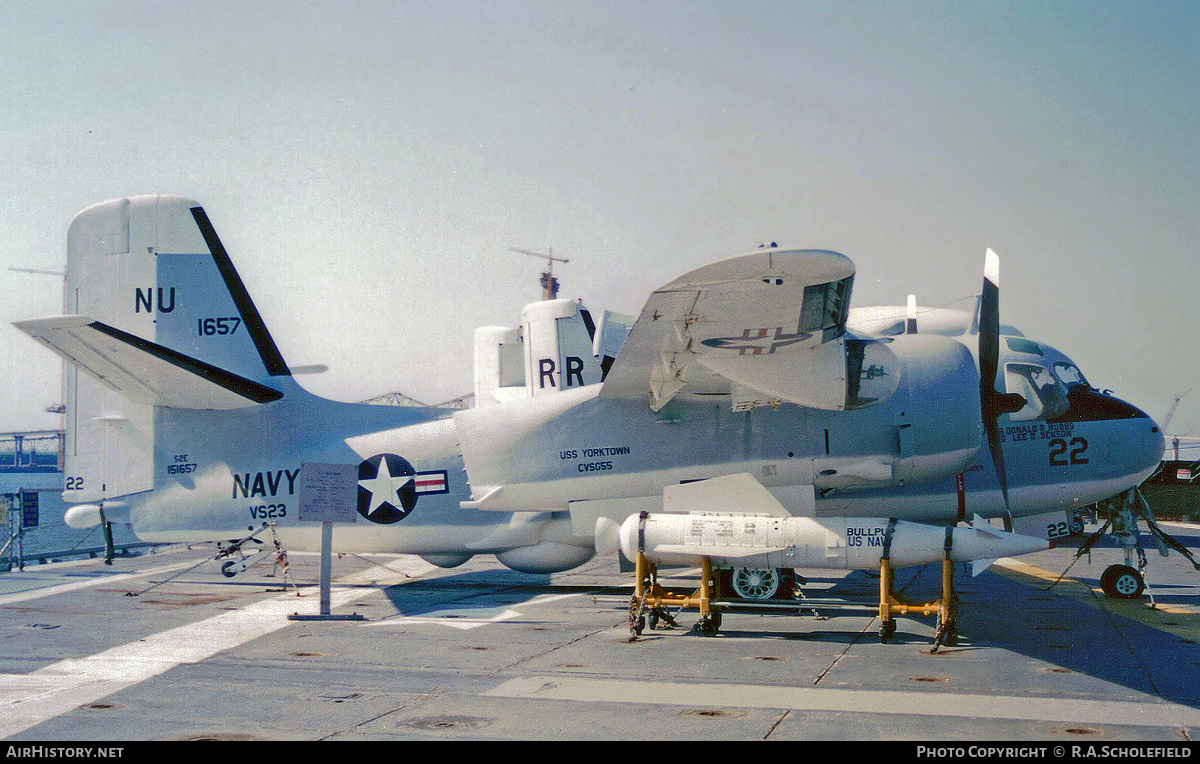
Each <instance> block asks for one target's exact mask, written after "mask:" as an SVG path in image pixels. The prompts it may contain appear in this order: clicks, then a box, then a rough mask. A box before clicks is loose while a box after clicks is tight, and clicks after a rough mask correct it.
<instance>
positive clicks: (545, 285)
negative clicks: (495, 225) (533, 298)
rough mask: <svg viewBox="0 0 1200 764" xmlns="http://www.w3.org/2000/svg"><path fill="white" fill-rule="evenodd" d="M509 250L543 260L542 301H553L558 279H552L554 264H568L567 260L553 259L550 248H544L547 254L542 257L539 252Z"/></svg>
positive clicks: (514, 248)
mask: <svg viewBox="0 0 1200 764" xmlns="http://www.w3.org/2000/svg"><path fill="white" fill-rule="evenodd" d="M509 249H510V250H512V251H513V252H517V253H520V254H522V255H529V256H530V257H540V258H542V259H543V260H545V261H546V270H545V271H543V272H542V299H543V300H553V299H554V298H555V297H557V296H558V279H556V278H554V264H555V263H567V262H570V261H569V260H567V259H566V258H565V257H555V256H554V250H553V249H552V248H550V247H546V251H547V252H548V253H549V254H545V255H543V254H542V253H541V252H530V251H529V250H527V249H517V248H516V247H509Z"/></svg>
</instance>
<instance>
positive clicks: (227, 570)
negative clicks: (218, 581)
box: [221, 560, 238, 578]
mask: <svg viewBox="0 0 1200 764" xmlns="http://www.w3.org/2000/svg"><path fill="white" fill-rule="evenodd" d="M235 565H237V563H236V562H234V561H233V560H230V561H229V562H227V563H225V564H224V565H222V566H221V575H222V576H225V577H226V578H233V577H234V576H236V575H237V574H238V572H237V571H236V570H234V569H233V568H234V566H235Z"/></svg>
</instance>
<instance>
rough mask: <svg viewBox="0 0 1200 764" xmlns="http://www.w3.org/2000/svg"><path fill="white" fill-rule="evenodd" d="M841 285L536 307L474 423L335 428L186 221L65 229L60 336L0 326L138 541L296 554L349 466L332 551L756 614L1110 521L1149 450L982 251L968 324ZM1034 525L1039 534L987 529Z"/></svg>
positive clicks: (52, 324) (815, 262)
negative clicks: (1025, 314)
mask: <svg viewBox="0 0 1200 764" xmlns="http://www.w3.org/2000/svg"><path fill="white" fill-rule="evenodd" d="M853 278H854V266H853V263H852V262H851V261H850V260H849V259H847V258H846V257H844V256H842V255H840V254H837V253H834V252H829V251H823V250H782V249H779V248H778V247H774V246H772V247H769V248H760V249H759V250H757V251H755V252H753V253H751V254H748V255H744V256H741V257H734V258H731V259H728V260H722V261H719V262H716V263H713V264H711V265H707V266H704V267H701V268H698V269H696V270H694V271H692V272H690V273H687V274H685V275H683V276H681V277H679V278H677V279H675V280H674V281H672V282H670V283H669V284H667V285H665V286H663V287H662V288H660V289H658V290H656V291H655V292H654V293H653V294H651V295H650V297H649V300H648V301H647V303H646V305H645V307H644V308H643V310H642V312H641V314H640V315H639V316H638V317H637V318H636V320H633V319H632V318H630V317H621V316H616V315H614V314H610V313H605V314H604V315H603V317H602V318H601V319H600V321H599V322H597V321H595V320H594V319H593V318H592V316H591V315H590V314H589V313H588V312H587V311H586V310H585V309H583V308H582V306H581V305H580V304H578V303H576V302H573V301H569V300H551V301H545V302H541V303H534V304H533V305H530V306H528V307H527V308H526V310H525V312H524V315H523V324H522V326H521V328H520V329H508V328H501V327H487V328H484V329H481V330H478V331H477V332H476V369H475V374H476V389H475V392H476V406H475V407H474V408H471V409H466V410H439V409H426V408H401V407H392V406H375V405H364V404H347V403H339V402H333V401H329V400H325V399H322V398H318V397H316V396H314V395H312V394H310V393H308V392H306V391H305V390H304V389H303V388H302V387H301V386H300V385H299V384H298V383H297V382H296V381H295V379H294V376H293V375H294V374H296V373H299V372H300V371H302V370H301V369H298V368H291V367H289V365H288V364H287V363H286V362H285V360H284V359H283V357H282V356H281V354H280V352H279V350H278V348H277V347H276V345H275V343H274V341H273V340H272V338H271V335H270V333H269V332H268V330H267V327H266V325H265V324H264V322H263V319H262V317H261V316H260V314H259V312H258V310H257V309H256V308H255V306H254V303H253V302H252V301H251V299H250V295H249V294H248V293H247V291H246V289H245V287H244V285H243V283H242V281H241V279H240V278H239V276H238V274H237V271H236V270H235V269H234V266H233V264H232V262H231V260H230V257H229V255H228V253H227V252H226V251H225V248H224V247H223V246H222V244H221V241H220V240H219V239H218V237H217V234H216V232H215V230H214V228H213V226H212V225H211V223H210V221H209V218H208V215H207V214H206V213H205V211H204V209H203V208H201V206H200V205H199V204H197V203H196V202H193V201H191V200H188V199H184V198H181V197H177V196H141V197H132V198H125V199H116V200H112V201H108V202H103V203H101V204H97V205H94V206H92V207H90V208H88V209H86V210H84V211H83V212H81V213H80V214H79V215H78V216H77V217H76V218H75V220H74V221H73V222H72V224H71V227H70V231H69V234H68V254H67V281H66V290H67V293H66V303H67V310H68V312H69V313H70V315H65V316H58V317H54V318H46V319H38V320H31V321H23V322H19V323H17V326H18V327H19V328H20V329H22V330H23V331H25V332H27V333H28V334H30V335H31V336H33V337H34V338H36V339H37V340H39V341H41V342H42V343H44V344H45V345H47V346H49V347H50V348H52V349H53V350H55V351H56V352H58V353H59V354H61V355H62V356H64V357H65V358H66V359H67V360H69V361H71V362H72V363H71V364H70V365H69V367H68V376H67V382H66V388H67V401H66V403H67V454H66V467H65V470H66V486H65V487H66V490H65V491H64V494H63V496H64V499H65V500H66V501H67V502H68V503H73V504H75V505H77V506H74V507H72V508H71V509H70V510H68V512H67V520H68V522H69V523H70V524H72V525H73V526H75V527H87V526H92V525H95V524H97V523H100V522H109V523H112V522H120V523H128V524H130V525H131V526H132V529H133V531H134V533H136V534H137V535H138V536H139V537H140V538H142V539H144V540H146V541H152V542H183V541H187V542H196V541H218V542H230V541H237V540H241V541H244V540H245V538H246V537H247V534H248V533H249V534H252V535H255V534H258V533H259V532H261V531H262V530H263V529H264V527H270V528H271V530H272V532H273V533H275V534H276V537H277V539H278V540H279V541H280V542H281V543H282V544H283V545H284V546H285V547H287V548H293V549H309V550H315V549H318V548H320V542H319V539H320V532H319V529H320V524H319V523H313V522H302V521H300V520H299V519H298V518H297V511H296V510H297V489H298V485H299V483H298V476H299V474H300V470H301V465H303V464H330V463H333V464H354V465H358V478H359V482H358V513H359V515H361V517H359V518H358V521H357V522H355V523H349V524H339V525H337V527H336V528H335V529H334V531H333V548H334V549H336V550H337V551H355V552H393V553H410V554H416V555H420V556H421V557H423V558H424V559H425V560H427V561H429V562H431V563H433V564H435V565H439V566H443V567H453V566H455V565H458V564H461V563H463V562H464V561H466V560H467V559H469V558H470V557H472V556H473V555H477V554H493V555H495V556H496V557H497V558H498V559H499V560H500V562H502V563H503V564H505V565H507V566H508V567H510V568H513V569H516V570H518V571H524V572H535V573H549V572H556V571H563V570H568V569H570V568H573V567H576V566H578V565H581V564H583V563H584V562H586V561H588V560H589V559H591V558H592V557H593V556H594V555H595V554H596V553H597V552H601V553H604V554H611V553H612V552H614V551H616V549H617V548H618V547H619V546H620V547H623V548H624V551H625V553H626V555H627V556H629V557H630V558H633V557H636V558H637V564H638V569H639V592H641V593H642V594H643V595H645V592H643V590H642V589H641V588H640V587H641V584H642V583H644V582H647V581H649V582H650V584H651V585H652V586H653V581H652V577H651V578H647V577H645V575H644V574H645V572H646V570H653V568H654V566H655V565H656V564H657V563H658V562H662V563H680V562H682V563H685V564H691V565H703V569H704V570H705V577H704V581H703V582H702V589H704V588H705V586H706V585H707V584H709V583H712V584H713V585H720V586H721V587H723V588H727V589H730V590H731V594H732V595H734V596H737V597H740V598H741V599H743V600H756V599H758V600H765V599H768V598H771V597H773V596H778V593H780V592H782V591H783V590H784V589H787V588H789V587H788V586H787V585H786V584H787V582H788V581H789V580H790V579H789V576H790V575H791V573H792V571H793V570H794V569H795V568H804V567H827V568H841V569H849V568H861V569H866V568H879V567H880V566H883V568H884V569H887V568H888V566H889V565H891V564H894V565H906V564H922V563H926V562H936V561H938V560H942V561H943V562H944V565H946V566H949V565H950V561H953V560H975V561H984V562H989V561H991V560H993V559H995V558H998V557H1001V556H1011V555H1016V554H1022V553H1027V552H1030V551H1033V550H1035V549H1043V548H1045V547H1046V541H1045V538H1046V535H1047V531H1050V532H1056V531H1057V532H1060V533H1062V532H1066V529H1067V528H1068V527H1069V524H1070V523H1071V521H1072V520H1074V519H1075V517H1074V513H1075V512H1077V511H1078V510H1082V509H1084V508H1086V507H1091V506H1093V505H1095V506H1099V507H1101V509H1102V511H1107V510H1104V508H1105V507H1107V508H1109V510H1111V511H1112V512H1113V513H1120V512H1125V513H1128V512H1129V511H1130V510H1129V507H1130V506H1131V505H1132V504H1133V501H1132V499H1131V496H1132V494H1131V491H1132V490H1133V489H1135V488H1136V486H1138V485H1139V484H1140V483H1141V482H1142V481H1143V480H1144V479H1145V478H1146V477H1147V476H1149V475H1150V474H1151V473H1152V472H1153V471H1154V470H1155V468H1156V467H1157V466H1158V464H1159V462H1160V459H1161V457H1162V454H1163V447H1164V442H1163V436H1162V433H1161V432H1160V431H1159V428H1158V427H1157V425H1156V424H1155V423H1154V422H1153V421H1152V420H1151V419H1150V417H1148V416H1147V415H1146V414H1144V413H1143V412H1141V411H1140V410H1138V409H1136V408H1134V407H1133V406H1131V405H1129V404H1128V403H1125V402H1124V401H1121V400H1118V399H1117V398H1114V397H1112V396H1111V395H1109V394H1106V393H1104V392H1101V391H1099V390H1097V389H1095V388H1093V387H1091V386H1090V385H1089V384H1088V383H1087V382H1086V381H1085V378H1084V376H1083V374H1082V373H1081V372H1080V370H1079V368H1078V367H1077V366H1076V365H1075V364H1074V363H1072V362H1071V361H1070V360H1069V359H1068V358H1067V357H1066V356H1064V355H1063V354H1061V353H1059V352H1058V351H1057V350H1054V349H1053V348H1051V347H1049V346H1047V345H1045V344H1042V343H1040V342H1035V341H1032V340H1030V339H1027V338H1025V337H1023V336H1022V335H1021V334H1020V333H1019V332H1017V331H1016V330H1014V329H1011V328H1010V327H1002V326H1001V325H1000V323H999V293H998V286H997V284H998V260H997V259H996V258H995V256H994V255H993V254H992V253H991V252H990V250H989V252H988V257H987V261H986V267H985V279H984V285H983V293H982V295H981V296H980V299H979V305H978V308H977V310H976V312H975V314H974V315H971V314H969V313H965V312H958V311H950V310H930V311H923V312H921V313H920V314H919V316H918V314H917V312H916V311H915V310H914V308H913V304H912V301H911V300H910V305H909V307H908V308H874V309H865V310H860V311H856V312H851V311H850V310H849V302H850V291H851V285H852V282H853ZM918 318H919V326H918ZM80 371H82V373H79V372H80ZM1112 497H1118V498H1117V499H1116V500H1114V501H1111V502H1109V503H1107V504H1105V503H1103V502H1106V501H1108V500H1110V499H1112ZM1122 497H1124V498H1122ZM1030 516H1042V517H1041V518H1040V520H1039V524H1040V527H1041V532H1040V533H1039V534H1038V535H1039V536H1041V538H1031V537H1029V536H1026V535H1021V534H1016V533H1009V532H1006V531H1000V530H998V529H993V528H992V527H991V526H990V524H988V523H987V522H984V521H983V520H982V519H981V518H1000V519H1003V520H1004V521H1005V525H1006V527H1007V528H1011V527H1012V521H1013V520H1014V519H1017V520H1020V519H1021V518H1027V517H1030ZM971 520H974V522H973V524H972V525H966V524H965V523H966V522H968V521H971ZM956 525H957V526H959V527H954V526H956ZM239 544H240V542H239ZM238 548H239V549H240V545H239V546H238ZM239 555H240V551H239ZM243 566H244V563H243V564H242V565H239V564H237V563H234V562H230V563H227V564H226V568H225V571H226V572H227V573H228V574H230V575H232V574H233V573H234V572H236V570H237V569H240V568H241V567H243ZM985 567H986V565H985ZM1121 567H1122V568H1126V569H1125V570H1121V571H1118V573H1119V574H1120V575H1123V576H1125V577H1126V578H1128V577H1129V575H1130V574H1132V575H1133V576H1138V571H1136V570H1134V569H1133V568H1132V567H1127V566H1121ZM710 572H711V578H710V576H709V573H710ZM1113 575H1114V576H1115V575H1117V574H1113ZM885 578H886V577H885ZM1109 578H1112V576H1110V577H1109ZM1106 580H1107V579H1106ZM781 582H783V583H784V585H783V586H781V585H780V584H781ZM1109 583H1111V581H1109V582H1108V583H1106V586H1108V585H1109ZM1132 588H1136V589H1138V590H1139V591H1140V589H1141V580H1140V578H1137V579H1136V581H1134V582H1133V583H1128V582H1126V583H1123V584H1121V585H1120V587H1118V588H1114V589H1113V591H1114V592H1126V593H1128V592H1129V591H1131V589H1132ZM881 598H882V599H886V598H887V592H886V591H884V592H882V593H881ZM636 600H637V597H636V596H635V604H638V603H637V602H636ZM646 602H647V600H646V599H645V596H643V599H642V600H641V606H640V609H641V610H642V611H645V610H646ZM635 609H637V608H635ZM700 609H701V613H702V616H703V618H702V621H707V625H708V626H709V627H712V624H713V618H712V615H713V613H712V611H713V608H712V607H710V600H707V599H706V600H705V601H704V602H702V603H701V607H700ZM891 612H892V611H890V610H887V609H885V608H883V603H882V602H881V613H882V616H883V621H884V625H883V631H881V633H883V634H884V635H885V638H886V633H885V632H887V633H890V632H888V631H887V629H888V627H889V624H890V613H891ZM718 613H719V611H718ZM642 614H644V612H643V613H642ZM709 630H710V631H711V630H712V629H711V628H710V629H709Z"/></svg>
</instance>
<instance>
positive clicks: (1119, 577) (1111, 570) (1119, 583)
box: [1100, 565, 1146, 600]
mask: <svg viewBox="0 0 1200 764" xmlns="http://www.w3.org/2000/svg"><path fill="white" fill-rule="evenodd" d="M1100 589H1101V590H1103V592H1104V593H1105V594H1107V595H1108V596H1109V597H1114V598H1117V599H1126V600H1130V599H1135V598H1137V597H1140V596H1141V594H1142V592H1143V591H1145V589H1146V582H1145V581H1144V580H1143V579H1142V574H1141V573H1138V572H1137V570H1135V569H1134V568H1131V567H1130V566H1128V565H1110V566H1108V567H1107V568H1105V570H1104V574H1103V575H1101V576H1100Z"/></svg>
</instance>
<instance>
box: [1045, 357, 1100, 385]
mask: <svg viewBox="0 0 1200 764" xmlns="http://www.w3.org/2000/svg"><path fill="white" fill-rule="evenodd" d="M1054 376H1056V377H1058V381H1060V382H1062V383H1063V384H1064V385H1066V386H1067V387H1074V386H1075V385H1083V386H1084V387H1091V385H1089V384H1088V381H1087V379H1085V378H1084V376H1083V372H1082V371H1080V370H1079V367H1078V366H1076V365H1075V364H1073V363H1064V362H1062V361H1058V362H1056V363H1055V364H1054Z"/></svg>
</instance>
